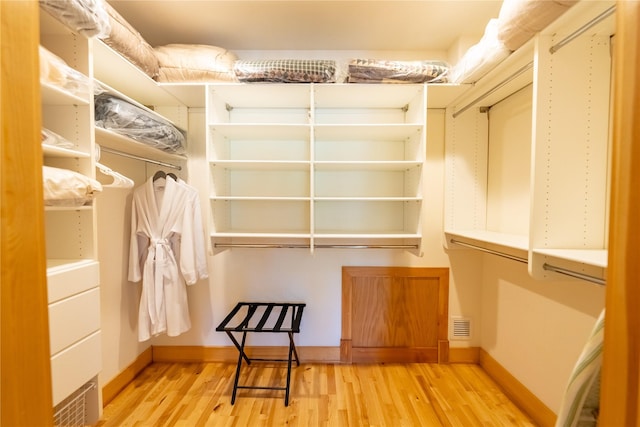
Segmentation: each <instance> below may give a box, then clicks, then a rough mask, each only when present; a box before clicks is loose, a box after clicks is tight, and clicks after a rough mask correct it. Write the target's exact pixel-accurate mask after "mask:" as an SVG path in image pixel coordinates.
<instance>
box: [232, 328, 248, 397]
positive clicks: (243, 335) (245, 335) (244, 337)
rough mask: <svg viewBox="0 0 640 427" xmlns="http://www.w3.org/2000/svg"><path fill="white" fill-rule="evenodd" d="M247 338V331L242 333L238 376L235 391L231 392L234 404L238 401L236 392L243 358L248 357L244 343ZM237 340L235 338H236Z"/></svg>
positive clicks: (235, 381)
mask: <svg viewBox="0 0 640 427" xmlns="http://www.w3.org/2000/svg"><path fill="white" fill-rule="evenodd" d="M246 339H247V333H246V332H243V333H242V344H241V345H240V347H239V348H238V351H239V352H240V354H239V355H238V367H237V368H236V378H235V380H234V381H233V393H232V394H231V404H232V405H233V404H234V403H235V401H236V392H237V391H238V380H239V379H240V368H242V358H243V357H244V358H246V357H247V356H245V354H244V343H245V341H246ZM234 342H235V339H234ZM247 364H249V360H248V359H247Z"/></svg>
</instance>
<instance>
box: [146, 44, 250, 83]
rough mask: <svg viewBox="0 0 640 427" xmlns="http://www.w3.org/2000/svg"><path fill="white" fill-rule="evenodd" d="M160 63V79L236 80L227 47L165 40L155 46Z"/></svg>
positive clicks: (233, 59)
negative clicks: (162, 44)
mask: <svg viewBox="0 0 640 427" xmlns="http://www.w3.org/2000/svg"><path fill="white" fill-rule="evenodd" d="M155 52H156V56H157V58H158V62H159V64H160V76H159V77H158V79H157V80H158V81H159V82H165V83H167V82H202V81H224V82H229V81H236V78H235V74H234V72H233V64H234V63H235V61H236V60H237V59H238V58H237V57H236V55H235V54H234V53H232V52H229V51H228V50H226V49H224V48H221V47H217V46H209V45H201V44H168V45H165V46H158V47H156V48H155Z"/></svg>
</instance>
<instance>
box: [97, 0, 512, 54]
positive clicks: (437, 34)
mask: <svg viewBox="0 0 640 427" xmlns="http://www.w3.org/2000/svg"><path fill="white" fill-rule="evenodd" d="M109 3H110V4H111V5H112V6H113V7H114V8H115V9H116V10H117V11H118V12H119V13H120V14H121V15H122V16H123V17H124V18H125V19H126V20H127V21H128V22H129V23H130V24H131V25H133V26H134V27H135V28H136V29H137V30H138V31H139V32H140V33H141V34H142V36H143V37H144V38H145V39H146V40H147V41H148V42H149V44H151V45H152V46H159V45H164V44H169V43H187V44H208V45H214V46H220V47H224V48H226V49H228V50H231V51H238V50H281V51H285V50H331V51H336V50H357V51H389V50H391V51H419V52H432V51H441V52H442V51H444V52H446V51H447V50H448V49H449V48H450V47H452V46H453V45H454V44H455V43H456V41H457V40H458V38H459V37H461V36H462V37H474V38H475V40H476V41H477V39H479V37H480V36H482V34H483V32H484V27H485V26H486V24H487V22H488V20H489V19H491V18H494V17H497V15H498V12H499V10H500V6H501V3H502V1H501V0H425V1H420V0H413V1H401V0H368V1H367V0H355V1H354V0H349V1H337V0H286V1H269V0H226V1H221V0H109Z"/></svg>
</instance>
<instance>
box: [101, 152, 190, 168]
mask: <svg viewBox="0 0 640 427" xmlns="http://www.w3.org/2000/svg"><path fill="white" fill-rule="evenodd" d="M100 151H104V152H105V153H111V154H115V155H116V156H122V157H128V158H130V159H134V160H141V161H143V162H147V163H153V164H154V165H160V166H164V167H167V168H171V169H177V170H182V166H177V165H172V164H171V163H166V162H162V161H160V160H152V159H147V158H146V157H140V156H136V155H134V154H129V153H123V152H122V151H117V150H112V149H111V148H106V147H102V146H100Z"/></svg>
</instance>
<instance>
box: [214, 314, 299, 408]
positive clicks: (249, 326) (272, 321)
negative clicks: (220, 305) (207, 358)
mask: <svg viewBox="0 0 640 427" xmlns="http://www.w3.org/2000/svg"><path fill="white" fill-rule="evenodd" d="M305 306H306V304H304V303H277V302H239V303H238V304H236V306H235V307H234V308H233V310H231V312H230V313H229V314H228V315H227V317H225V319H224V320H223V321H222V323H220V325H218V327H217V328H216V331H218V332H226V333H227V335H228V336H229V338H230V339H231V341H232V342H233V344H234V345H235V346H236V348H237V349H238V352H239V355H238V366H237V368H236V376H235V379H234V382H233V394H232V395H231V404H232V405H233V404H234V403H235V400H236V393H237V391H238V389H239V388H243V389H259V390H284V391H285V397H284V405H285V406H289V390H290V387H289V385H290V383H291V361H292V357H293V356H295V360H296V366H300V360H299V359H298V352H297V351H296V346H295V344H294V342H293V334H296V333H299V332H300V320H302V311H303V310H304V307H305ZM256 312H258V313H262V316H261V317H260V319H259V320H258V321H257V323H256V322H255V321H254V322H252V321H251V320H252V318H253V316H254V314H256ZM276 313H278V314H276ZM289 313H290V316H287V314H289ZM257 318H258V316H256V319H257ZM232 321H233V323H232ZM230 323H231V325H230ZM233 325H235V326H233ZM233 332H242V340H241V343H238V340H237V339H236V338H235V337H234V336H233ZM248 332H258V333H264V332H270V333H286V334H287V335H288V336H289V357H288V358H287V359H258V358H249V357H248V356H247V354H246V353H245V352H244V345H245V342H246V339H247V333H248ZM243 359H244V360H245V361H246V362H247V365H250V364H251V362H252V361H261V362H287V381H286V386H285V387H263V386H249V385H238V380H239V379H240V370H241V368H242V360H243Z"/></svg>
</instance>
